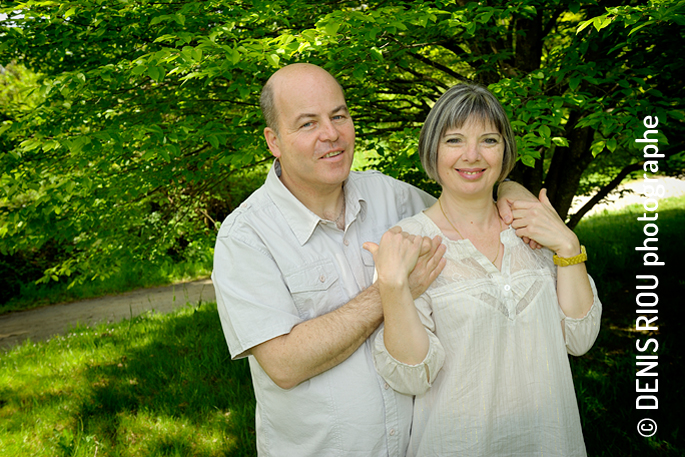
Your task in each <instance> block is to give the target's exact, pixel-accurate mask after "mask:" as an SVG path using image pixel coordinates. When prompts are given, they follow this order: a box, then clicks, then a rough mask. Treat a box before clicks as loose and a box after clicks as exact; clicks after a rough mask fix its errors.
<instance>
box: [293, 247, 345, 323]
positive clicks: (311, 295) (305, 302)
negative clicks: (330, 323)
mask: <svg viewBox="0 0 685 457" xmlns="http://www.w3.org/2000/svg"><path fill="white" fill-rule="evenodd" d="M285 283H286V285H287V286H288V289H289V290H290V294H291V296H292V299H293V302H294V304H295V307H296V308H297V311H298V313H299V315H300V317H301V318H302V319H304V320H309V319H313V318H315V317H318V316H321V315H323V314H326V313H328V312H330V311H333V310H335V309H337V308H338V307H340V305H342V304H343V301H344V297H343V294H342V290H341V288H340V281H339V275H338V272H337V271H336V269H335V266H334V265H333V262H332V261H331V260H328V259H323V260H320V261H318V262H315V263H313V264H309V265H307V266H303V267H302V268H300V269H299V270H298V271H295V272H293V273H290V274H288V275H286V276H285Z"/></svg>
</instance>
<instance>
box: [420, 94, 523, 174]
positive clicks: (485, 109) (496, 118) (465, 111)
mask: <svg viewBox="0 0 685 457" xmlns="http://www.w3.org/2000/svg"><path fill="white" fill-rule="evenodd" d="M469 120H474V121H479V122H490V123H492V125H493V126H494V127H495V128H496V129H497V130H498V131H499V134H500V135H502V138H503V140H504V155H503V157H502V172H501V173H500V175H499V178H497V181H498V182H500V181H502V180H504V178H506V177H507V175H508V174H509V172H510V171H511V169H512V168H514V164H516V139H515V138H514V131H513V130H512V128H511V124H510V123H509V118H508V117H507V113H506V112H505V111H504V108H503V107H502V104H501V103H500V102H499V101H498V100H497V98H495V96H494V95H493V94H492V93H491V92H490V91H489V90H488V89H486V88H485V87H482V86H479V85H476V84H466V83H459V84H457V85H456V86H453V87H451V88H450V89H449V90H447V92H445V93H444V94H442V96H441V97H440V98H439V99H438V101H437V102H436V103H435V105H434V106H433V109H431V111H430V113H428V117H427V118H426V122H425V123H424V124H423V127H422V128H421V134H420V136H419V156H420V157H421V164H422V165H423V169H424V170H426V174H427V175H428V176H429V177H430V178H431V179H434V180H435V181H436V182H437V183H438V184H441V185H442V183H441V182H440V177H439V175H438V145H439V144H440V140H441V138H442V137H443V135H444V134H445V132H446V131H447V129H452V128H461V127H462V126H463V125H464V124H466V123H467V122H468V121H469Z"/></svg>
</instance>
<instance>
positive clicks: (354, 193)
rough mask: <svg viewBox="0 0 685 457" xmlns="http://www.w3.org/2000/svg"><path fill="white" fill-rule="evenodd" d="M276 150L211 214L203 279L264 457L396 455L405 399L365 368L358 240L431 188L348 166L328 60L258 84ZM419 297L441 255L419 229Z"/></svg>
mask: <svg viewBox="0 0 685 457" xmlns="http://www.w3.org/2000/svg"><path fill="white" fill-rule="evenodd" d="M262 111H263V113H264V115H265V118H266V121H267V127H266V128H265V129H264V137H265V139H266V142H267V145H268V147H269V149H270V150H271V152H272V154H273V155H274V156H275V157H276V160H275V161H274V165H273V167H272V168H271V170H270V172H269V174H268V176H267V179H266V182H265V184H264V185H263V186H262V187H261V188H260V189H258V190H257V191H255V192H254V193H253V194H252V195H251V196H250V197H249V198H248V199H247V200H246V201H245V202H244V203H243V204H242V205H241V206H240V207H239V208H237V209H236V210H235V211H233V213H231V214H230V215H229V216H228V217H227V218H226V220H225V221H224V223H223V224H222V226H221V230H220V231H219V235H218V237H217V242H216V248H215V254H214V272H213V274H212V279H213V281H214V286H215V289H216V297H217V306H218V310H219V316H220V318H221V324H222V327H223V330H224V334H225V337H226V341H227V343H228V346H229V350H230V352H231V356H232V358H234V359H237V358H241V357H246V356H249V363H250V370H251V373H252V380H253V384H254V390H255V396H256V400H257V407H256V431H257V449H258V452H259V455H260V456H298V457H300V456H331V455H340V456H343V455H344V456H364V457H368V456H403V455H404V454H405V451H406V447H407V443H408V439H409V432H410V427H411V416H412V398H411V397H410V396H406V395H402V394H399V393H396V392H395V391H393V389H391V388H389V386H388V385H387V384H385V382H384V381H383V380H382V378H380V377H379V376H378V374H377V373H376V370H375V368H374V366H373V361H372V357H371V347H370V341H369V337H370V336H371V335H372V334H373V332H374V331H376V329H377V327H378V326H379V325H380V323H381V322H382V319H383V317H382V308H381V303H380V296H379V293H378V288H377V286H376V285H375V284H373V258H372V256H371V254H370V253H369V252H367V251H365V250H363V249H362V244H363V243H364V242H366V241H373V242H378V241H379V240H380V237H381V235H382V234H383V233H384V232H385V231H386V230H388V229H389V228H390V227H392V226H393V225H394V224H395V223H397V222H398V221H399V220H400V219H403V218H405V217H408V216H410V215H413V214H415V213H417V212H418V211H421V210H423V209H424V208H425V207H427V206H429V205H430V204H432V203H433V202H434V201H435V200H434V198H433V197H431V196H429V195H428V194H426V193H424V192H422V191H420V190H418V189H416V188H414V187H412V186H410V185H408V184H406V183H402V182H400V181H397V180H394V179H392V178H389V177H386V176H384V175H382V174H380V173H378V172H363V173H357V172H350V168H351V166H352V159H353V155H354V137H355V133H354V124H353V122H352V119H351V117H350V114H349V112H348V109H347V105H346V103H345V97H344V94H343V91H342V89H341V87H340V85H339V84H338V83H337V81H336V80H335V79H334V78H333V77H332V76H331V75H330V74H329V73H328V72H326V71H325V70H323V69H322V68H320V67H317V66H314V65H310V64H294V65H289V66H287V67H284V68H282V69H280V70H278V71H277V72H276V73H274V75H272V76H271V78H270V79H269V81H268V82H267V84H266V85H265V87H264V89H263V92H262ZM422 246H423V249H422V256H421V258H420V261H419V263H418V264H417V266H416V268H415V270H414V272H413V273H412V276H411V278H410V280H411V283H412V294H413V295H414V296H415V297H417V296H418V295H420V294H421V293H422V292H423V291H425V289H426V288H427V286H428V285H429V284H430V283H431V282H432V281H433V280H434V279H435V278H436V277H437V275H438V274H439V273H440V271H441V270H442V268H443V267H444V263H445V261H444V260H443V259H442V255H443V254H444V251H445V248H444V246H442V245H441V244H440V239H439V238H436V239H434V240H428V239H425V240H423V245H422Z"/></svg>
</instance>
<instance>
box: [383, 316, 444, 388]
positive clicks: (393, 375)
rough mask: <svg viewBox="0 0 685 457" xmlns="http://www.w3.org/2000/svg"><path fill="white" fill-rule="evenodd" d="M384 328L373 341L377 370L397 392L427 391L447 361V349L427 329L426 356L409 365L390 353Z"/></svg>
mask: <svg viewBox="0 0 685 457" xmlns="http://www.w3.org/2000/svg"><path fill="white" fill-rule="evenodd" d="M383 330H384V329H383V328H381V329H380V331H379V332H378V333H377V334H376V338H375V340H374V342H373V359H374V363H375V364H376V370H377V371H378V373H379V374H380V375H381V376H382V377H383V379H385V382H387V383H388V385H390V387H392V388H393V389H395V390H396V391H397V392H400V393H403V394H406V395H420V394H422V393H425V392H426V391H427V390H428V389H429V388H430V387H431V385H432V384H433V381H435V377H436V376H437V374H438V372H439V371H440V368H442V364H443V363H444V362H445V351H444V349H443V348H442V346H441V344H440V341H439V340H438V337H436V336H435V335H434V334H433V333H431V332H429V331H428V330H426V333H427V334H428V340H429V346H428V353H427V354H426V357H425V358H424V359H423V361H422V362H421V363H419V364H416V365H408V364H406V363H403V362H400V361H399V360H397V359H395V358H394V357H393V356H392V355H390V353H389V352H388V349H387V348H386V347H385V344H384V342H383Z"/></svg>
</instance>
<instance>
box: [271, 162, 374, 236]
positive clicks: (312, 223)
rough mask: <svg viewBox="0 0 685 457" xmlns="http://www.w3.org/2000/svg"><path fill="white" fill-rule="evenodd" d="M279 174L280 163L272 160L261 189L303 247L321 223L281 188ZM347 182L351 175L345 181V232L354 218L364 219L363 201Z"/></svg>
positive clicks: (352, 183) (322, 221) (352, 182)
mask: <svg viewBox="0 0 685 457" xmlns="http://www.w3.org/2000/svg"><path fill="white" fill-rule="evenodd" d="M280 174H281V163H280V162H279V161H278V159H275V160H274V163H273V165H272V166H271V169H270V170H269V174H268V175H267V177H266V182H265V184H264V185H265V187H266V190H267V193H268V195H269V198H271V200H272V201H273V202H274V204H275V205H276V207H277V208H278V210H279V211H280V212H281V214H282V215H283V218H284V219H285V221H286V223H287V224H288V226H289V227H290V230H292V231H293V233H294V234H295V237H296V238H297V240H298V241H299V242H300V244H301V245H304V244H305V243H306V242H307V240H309V238H310V237H311V236H312V234H313V233H314V230H316V227H317V226H318V225H319V223H325V222H324V220H323V219H321V218H320V217H319V216H317V215H316V214H314V213H313V212H312V211H311V210H310V209H309V208H307V207H306V206H305V205H304V204H303V203H302V202H301V201H300V200H298V199H297V198H296V197H295V196H294V195H293V194H292V193H291V192H290V191H289V190H288V188H287V187H285V185H283V183H282V182H281V180H280V178H279V176H280ZM350 178H352V173H350V176H349V177H348V178H347V179H346V180H345V224H346V227H345V228H347V227H348V226H349V225H350V224H351V223H352V221H354V220H355V219H356V218H357V216H358V217H359V218H360V220H364V218H365V217H366V210H365V208H366V201H365V199H364V198H363V197H362V196H361V195H360V193H359V189H357V187H356V186H355V183H354V179H350ZM362 203H363V204H362Z"/></svg>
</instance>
